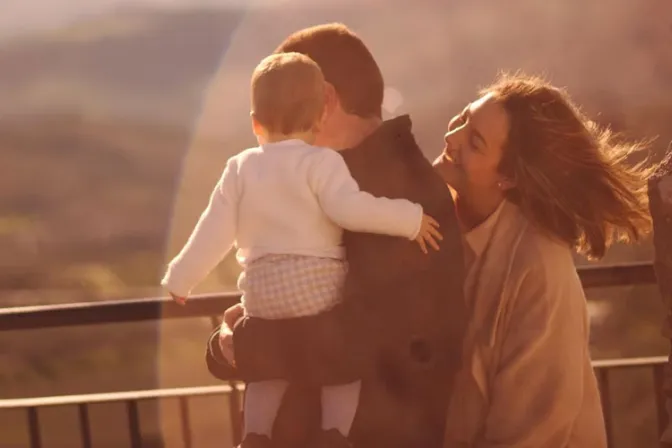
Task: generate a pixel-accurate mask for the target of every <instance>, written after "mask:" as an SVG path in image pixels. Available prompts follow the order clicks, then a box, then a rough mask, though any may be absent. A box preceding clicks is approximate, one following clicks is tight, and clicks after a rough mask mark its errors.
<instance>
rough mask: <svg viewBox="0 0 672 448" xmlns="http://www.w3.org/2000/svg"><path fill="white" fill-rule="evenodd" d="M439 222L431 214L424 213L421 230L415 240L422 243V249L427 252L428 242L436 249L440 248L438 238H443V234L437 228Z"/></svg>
mask: <svg viewBox="0 0 672 448" xmlns="http://www.w3.org/2000/svg"><path fill="white" fill-rule="evenodd" d="M438 227H439V223H438V222H436V220H435V219H434V218H432V217H431V216H429V215H422V222H421V223H420V231H419V232H418V236H416V237H415V241H417V242H418V244H419V245H420V249H421V250H422V251H423V252H424V253H427V244H429V245H430V246H432V247H433V248H434V249H435V250H439V244H438V243H437V242H436V241H437V240H439V241H441V240H443V235H441V233H440V232H439V231H438V230H437V228H438Z"/></svg>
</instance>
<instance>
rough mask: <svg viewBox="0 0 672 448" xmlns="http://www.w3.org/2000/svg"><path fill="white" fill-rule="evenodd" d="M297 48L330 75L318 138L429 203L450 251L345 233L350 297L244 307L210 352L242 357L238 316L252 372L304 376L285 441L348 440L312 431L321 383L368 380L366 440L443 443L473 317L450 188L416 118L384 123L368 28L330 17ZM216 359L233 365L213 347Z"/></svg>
mask: <svg viewBox="0 0 672 448" xmlns="http://www.w3.org/2000/svg"><path fill="white" fill-rule="evenodd" d="M290 51H293V52H298V53H302V54H305V55H307V56H309V57H310V58H312V59H313V60H314V61H315V62H316V63H317V64H318V65H319V66H320V68H321V69H322V72H323V74H324V78H325V81H326V104H327V105H326V119H325V122H324V126H323V128H322V129H321V131H320V133H319V135H318V136H317V141H316V142H315V144H316V145H321V146H327V147H331V148H334V149H338V150H343V151H342V152H341V154H342V156H343V158H344V159H345V161H346V164H347V165H348V168H349V169H350V171H351V173H352V175H353V177H354V178H355V179H356V180H357V182H358V183H359V186H360V188H361V189H362V190H364V191H368V192H370V193H372V194H373V195H376V196H386V197H392V198H396V197H403V198H407V199H410V200H412V201H415V202H419V203H420V204H422V205H423V208H424V209H425V211H426V213H428V214H429V215H431V216H434V217H435V218H436V219H437V221H438V222H439V224H440V228H439V230H440V232H441V233H442V234H443V241H442V242H441V249H440V250H439V251H438V252H437V251H430V253H429V254H428V255H425V254H423V253H422V252H420V251H418V250H417V248H416V247H414V246H413V245H412V244H411V243H409V242H406V241H403V240H401V239H394V238H391V237H386V236H379V235H372V234H364V233H348V232H346V235H345V237H344V244H345V248H346V254H347V260H348V263H349V271H348V274H347V277H346V281H345V286H344V303H343V304H342V305H339V306H337V307H336V308H334V309H333V310H331V311H328V312H326V313H323V314H321V315H319V316H310V317H301V318H296V319H293V320H289V321H288V320H283V321H262V320H258V319H253V318H243V319H240V317H241V316H242V310H241V309H240V307H238V306H236V307H233V308H231V309H229V310H228V311H227V313H226V315H225V324H224V325H223V326H222V330H221V332H220V338H219V339H220V341H219V342H220V347H219V348H217V347H216V348H215V350H211V353H210V355H213V352H217V351H218V350H220V349H221V352H219V353H214V355H215V356H221V354H222V353H224V354H225V356H226V355H228V357H229V359H230V358H231V357H232V352H230V347H231V343H232V339H233V338H232V336H231V326H232V325H233V323H234V322H236V321H239V322H238V323H237V324H236V331H235V339H236V341H235V342H236V344H235V345H236V360H235V362H236V366H237V368H238V369H239V371H240V373H241V374H243V377H244V378H245V379H270V378H274V377H275V378H277V377H283V378H286V379H289V380H290V381H291V382H292V383H293V387H292V388H290V389H289V391H288V392H287V394H286V396H285V404H284V405H283V408H282V409H281V411H280V413H279V414H278V417H277V419H276V423H275V428H274V437H273V439H274V444H275V446H288V447H289V446H293V447H314V446H316V445H318V446H324V447H332V446H333V447H337V446H344V444H343V443H342V442H340V441H332V442H329V441H326V440H325V439H324V438H321V439H319V440H320V441H319V442H316V439H314V438H313V436H314V435H315V434H316V431H318V429H319V418H316V416H319V412H320V408H319V400H317V399H316V396H315V395H314V394H315V390H314V389H311V386H315V385H319V384H329V383H334V384H335V383H338V382H343V381H350V380H353V379H361V380H362V392H361V398H360V404H359V408H358V411H357V415H356V417H355V422H354V426H353V428H352V432H351V443H352V444H353V445H354V446H355V447H361V448H369V447H392V448H393V447H399V448H401V447H420V446H421V447H427V448H431V447H440V446H441V444H442V440H443V430H444V424H445V412H446V408H447V405H448V401H449V399H450V396H451V387H452V383H453V380H454V377H455V374H456V373H457V371H458V370H459V368H460V366H461V358H462V344H463V338H464V333H465V331H466V325H467V321H468V312H467V309H466V305H465V303H464V300H463V296H462V284H463V276H464V275H463V258H462V257H463V256H462V246H461V244H462V243H461V237H460V232H459V227H458V224H457V219H456V217H455V212H454V208H453V202H452V198H451V196H450V193H449V190H448V189H447V188H446V186H445V184H444V183H443V182H442V181H441V179H440V178H439V177H438V175H436V174H435V173H434V171H433V169H432V166H431V164H430V163H429V161H428V160H427V159H426V158H425V157H424V156H423V154H422V153H421V151H420V149H419V148H418V146H417V144H416V142H415V139H414V137H413V134H412V132H411V122H410V119H409V117H408V116H402V117H397V118H395V119H393V120H389V121H385V122H383V120H382V102H383V91H384V84H383V78H382V75H381V73H380V69H379V67H378V65H377V64H376V62H375V60H374V59H373V56H372V55H371V53H370V52H369V50H368V49H367V48H366V46H365V45H364V43H363V42H362V41H361V39H360V38H359V37H358V36H357V35H355V34H354V33H353V32H352V31H350V30H349V29H348V28H347V27H345V26H344V25H342V24H326V25H319V26H315V27H311V28H307V29H304V30H301V31H298V32H296V33H294V34H292V35H291V36H289V37H288V38H287V39H286V40H285V41H284V42H283V43H282V44H281V45H280V46H279V47H278V48H277V49H276V52H290ZM306 340H308V341H310V342H311V344H310V345H308V347H307V348H306V347H305V346H306V345H307V344H305V341H306ZM298 342H302V343H301V344H299V343H298ZM299 346H301V347H302V349H301V350H299V349H296V347H299ZM209 367H210V368H211V372H213V374H214V375H215V376H218V377H223V376H225V375H226V374H227V373H226V371H227V368H226V366H219V365H218V364H217V363H216V362H213V358H212V356H211V357H210V359H209ZM222 369H223V370H222ZM229 370H230V369H229ZM222 371H223V372H224V373H222Z"/></svg>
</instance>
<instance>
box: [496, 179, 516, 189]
mask: <svg viewBox="0 0 672 448" xmlns="http://www.w3.org/2000/svg"><path fill="white" fill-rule="evenodd" d="M515 186H516V181H514V180H513V179H509V178H507V177H502V178H501V179H499V181H498V182H497V188H499V189H500V190H501V191H507V190H510V189H512V188H514V187H515Z"/></svg>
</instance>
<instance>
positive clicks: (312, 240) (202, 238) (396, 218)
mask: <svg viewBox="0 0 672 448" xmlns="http://www.w3.org/2000/svg"><path fill="white" fill-rule="evenodd" d="M422 214H423V210H422V207H421V206H420V205H419V204H415V203H413V202H410V201H408V200H405V199H388V198H376V197H374V196H372V195H371V194H369V193H366V192H363V191H361V190H360V189H359V186H358V185H357V182H356V181H355V180H354V179H353V178H352V176H351V175H350V171H349V170H348V167H347V166H346V164H345V161H344V160H343V158H342V157H341V155H340V154H339V153H338V152H336V151H334V150H331V149H328V148H322V147H316V146H311V145H309V144H307V143H305V142H303V141H301V140H285V141H281V142H275V143H269V144H264V145H261V146H259V147H256V148H250V149H246V150H245V151H243V152H241V153H239V154H237V155H236V156H234V157H232V158H230V159H229V160H228V162H227V164H226V167H225V168H224V172H223V174H222V176H221V178H220V180H219V182H218V183H217V185H216V186H215V189H214V191H213V192H212V194H211V196H210V202H209V204H208V206H207V208H206V209H205V211H204V212H203V213H202V214H201V217H200V219H199V221H198V223H197V224H196V227H195V228H194V230H193V232H192V234H191V236H190V237H189V240H188V241H187V243H186V245H185V246H184V248H183V249H182V250H181V251H180V253H179V254H178V255H177V256H176V257H175V258H174V259H173V260H172V261H171V262H170V263H169V265H168V269H167V272H166V274H165V276H164V278H163V280H162V282H161V284H162V285H163V286H164V287H165V288H166V289H168V290H169V291H170V292H172V293H173V294H176V295H179V296H184V297H186V296H187V295H188V294H189V292H190V291H191V289H192V288H194V287H195V286H196V285H197V284H198V283H200V282H201V281H202V280H203V279H204V278H205V277H206V276H207V275H208V273H209V272H210V271H211V270H212V269H214V267H215V266H216V265H217V264H218V263H219V262H220V261H221V260H222V258H224V256H225V255H226V253H227V252H228V251H229V250H230V249H231V247H232V246H233V245H234V244H235V246H236V247H237V249H238V250H237V253H236V258H237V260H238V262H239V263H240V264H241V265H242V266H243V267H244V266H245V265H246V263H249V262H250V261H252V260H254V259H256V258H258V257H261V256H263V255H266V254H296V255H306V256H315V257H327V258H338V259H340V258H343V256H344V251H343V248H342V245H341V240H342V236H343V229H348V230H351V231H355V232H370V233H379V234H386V235H391V236H400V237H406V238H408V239H411V240H412V239H414V238H415V237H416V236H417V234H418V232H419V230H420V225H421V220H422Z"/></svg>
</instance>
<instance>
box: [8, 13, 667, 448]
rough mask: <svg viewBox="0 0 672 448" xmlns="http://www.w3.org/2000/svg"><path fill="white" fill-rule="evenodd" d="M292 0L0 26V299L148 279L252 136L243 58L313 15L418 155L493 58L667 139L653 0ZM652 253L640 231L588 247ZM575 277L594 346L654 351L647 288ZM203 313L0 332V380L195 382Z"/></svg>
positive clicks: (631, 434) (222, 274) (624, 256)
mask: <svg viewBox="0 0 672 448" xmlns="http://www.w3.org/2000/svg"><path fill="white" fill-rule="evenodd" d="M304 3H305V2H304ZM304 3H302V1H301V0H292V1H285V2H283V3H282V5H283V6H282V7H281V8H280V7H277V8H275V9H270V8H257V9H254V10H243V9H241V8H238V9H234V8H229V9H222V8H218V9H216V8H209V9H206V8H193V9H188V8H183V9H176V10H164V9H155V8H146V7H145V8H131V7H129V8H124V9H117V10H113V11H110V12H109V13H108V14H103V15H100V16H96V17H94V18H91V19H87V20H83V21H80V22H77V23H74V24H73V25H71V26H67V27H64V28H59V29H55V30H51V31H44V32H39V33H33V34H27V35H22V36H17V37H13V38H12V39H5V40H4V41H3V40H0V98H2V101H0V166H1V167H2V173H3V176H2V177H0V246H1V247H2V249H3V250H2V251H0V306H18V305H27V304H46V303H55V302H70V301H87V300H103V299H109V298H130V297H138V296H149V295H158V294H161V291H160V289H159V288H158V287H157V284H158V281H159V278H160V276H161V274H162V269H163V265H164V263H165V262H166V261H167V260H168V259H169V257H170V256H172V255H173V254H174V253H175V251H176V250H178V249H179V247H180V246H181V245H182V244H183V243H184V240H185V238H186V236H187V235H188V232H189V231H191V228H192V227H193V225H194V223H195V221H196V219H197V217H198V214H199V213H200V212H201V210H202V208H203V207H204V205H205V203H206V201H207V196H208V194H209V191H210V189H211V188H212V186H213V185H214V183H215V182H216V180H217V177H218V176H219V173H220V171H221V169H222V167H223V164H224V162H225V160H226V159H227V158H228V157H229V156H231V155H232V154H235V153H236V152H238V151H240V150H242V149H243V148H245V147H246V146H249V145H251V144H253V138H252V134H251V132H250V130H249V118H248V114H247V108H248V99H247V95H248V87H247V86H248V82H249V81H248V77H249V74H250V73H251V71H252V69H253V67H254V65H255V64H256V63H257V62H258V60H259V59H260V58H261V57H263V56H264V55H266V54H267V53H268V52H270V51H271V50H272V49H273V48H274V47H275V46H276V45H277V44H278V43H279V42H280V41H281V40H282V39H283V37H284V36H286V35H287V34H289V33H290V32H292V31H294V30H295V29H298V28H301V27H304V26H308V25H311V24H314V23H320V22H325V21H343V22H345V23H347V24H348V25H349V26H351V27H352V28H353V29H355V30H356V31H358V32H359V33H360V35H361V36H362V37H363V38H364V39H365V41H366V42H367V44H368V45H369V46H370V48H371V50H372V51H373V53H374V55H375V56H376V58H377V59H378V61H379V63H380V65H381V68H382V69H383V73H384V74H385V78H386V83H387V84H388V87H389V89H390V91H389V93H390V98H391V97H392V96H393V95H395V96H396V97H398V98H399V99H400V105H395V104H392V103H393V102H392V101H390V102H389V103H388V108H387V111H386V113H387V116H392V115H396V114H400V113H410V114H411V116H412V118H413V122H414V127H415V131H416V135H417V138H418V141H419V142H420V143H421V146H422V147H423V149H424V150H425V154H426V155H427V156H428V157H430V158H431V157H434V156H435V155H437V154H438V152H439V150H440V148H441V147H442V142H441V139H442V135H443V132H444V129H445V126H446V123H447V121H448V119H449V118H450V116H452V115H453V114H455V113H457V112H458V111H459V110H461V108H462V107H463V106H464V104H465V103H466V102H467V101H470V100H472V99H473V98H474V96H475V95H476V92H477V90H478V88H479V87H482V86H484V85H487V83H488V82H489V81H491V80H492V79H493V78H494V76H495V74H496V73H497V71H498V70H501V69H508V70H515V69H525V70H527V71H530V72H543V73H546V74H547V75H548V76H549V77H550V78H551V79H552V80H553V81H554V82H555V83H557V84H558V85H562V86H567V88H568V89H569V91H570V93H572V95H573V96H574V98H575V99H576V100H577V101H578V102H579V103H580V104H582V105H583V106H584V108H585V110H586V111H587V112H588V113H589V114H590V115H591V116H593V117H594V118H595V119H596V120H597V121H600V122H602V123H605V124H611V125H613V126H614V127H615V128H616V129H617V130H620V131H623V132H624V133H625V134H626V135H628V136H631V137H637V138H639V137H652V136H658V140H657V141H656V142H655V143H654V145H653V147H652V151H653V152H652V157H653V158H654V159H655V158H657V157H659V156H660V154H661V151H662V149H663V148H664V147H665V146H666V143H667V142H668V141H670V140H672V127H670V123H671V122H672V50H671V49H672V46H671V45H670V43H671V39H672V3H670V2H669V1H666V0H649V1H646V2H633V1H631V0H612V1H611V2H609V7H608V8H605V7H604V3H602V2H599V1H597V0H590V1H579V0H564V1H561V0H552V1H547V2H537V1H534V0H515V1H509V2H506V3H504V2H497V3H495V2H491V1H486V0H474V1H472V2H468V3H454V2H442V1H438V0H420V1H415V2H413V6H412V7H410V6H408V3H407V2H403V1H401V0H389V1H387V2H382V1H372V2H367V3H366V4H364V3H362V4H360V5H359V6H358V8H357V9H355V8H353V7H352V3H349V4H348V3H343V4H342V6H338V2H336V1H335V0H334V1H333V2H332V1H330V2H329V7H328V8H327V6H326V5H327V3H325V4H324V5H325V6H324V7H323V8H315V7H310V8H309V7H306V6H305V4H304ZM381 5H382V6H381ZM365 12H366V13H367V14H365ZM395 106H396V107H395ZM651 257H652V251H651V247H650V245H649V244H643V245H641V246H636V247H616V248H614V249H613V250H611V251H610V253H609V254H608V257H607V258H606V260H605V261H604V262H605V263H613V262H623V261H635V260H649V259H651ZM577 262H579V263H583V262H584V261H583V260H577ZM236 272H237V267H236V266H235V265H234V264H233V263H232V261H231V260H227V262H226V263H224V264H223V265H222V266H221V267H220V268H219V269H218V270H217V272H215V273H214V274H213V275H212V276H211V277H210V278H209V279H208V281H207V282H206V283H205V284H204V285H203V286H202V287H201V288H200V291H209V290H222V289H232V288H233V287H234V285H235V283H234V281H233V280H234V278H235V275H236ZM589 296H590V299H591V306H592V307H593V310H595V315H594V320H593V327H594V330H593V338H592V341H593V347H592V348H593V353H594V355H595V356H596V357H598V358H603V357H618V356H644V355H655V354H660V353H664V351H665V350H666V345H665V342H664V341H663V340H662V339H661V338H660V337H659V331H658V328H659V323H660V319H661V316H662V305H661V304H660V300H659V297H658V294H657V291H656V290H655V288H634V287H629V288H619V289H608V290H598V291H590V293H589ZM207 331H208V323H207V322H205V321H200V320H199V321H194V322H180V323H170V324H169V323H155V324H147V325H144V324H143V325H135V324H134V325H117V326H108V327H104V328H82V329H76V330H65V329H64V330H49V331H46V332H39V333H38V334H37V335H34V334H30V335H27V334H25V333H20V332H19V333H1V332H0V365H2V366H3V367H2V369H0V398H5V397H20V396H37V395H49V394H62V393H86V392H98V391H109V390H125V389H135V388H146V387H156V386H181V385H192V384H203V383H205V382H210V381H211V380H210V379H209V378H208V377H207V375H206V374H205V372H204V371H203V368H202V360H201V354H202V342H203V338H204V336H205V334H206V333H207ZM26 336H28V337H26ZM36 336H37V337H36ZM648 384H649V376H647V375H644V374H643V375H642V376H636V375H635V376H634V377H628V378H624V379H623V381H622V382H620V383H618V386H617V387H618V390H619V391H620V392H619V394H618V395H617V397H615V400H616V402H617V404H618V406H619V407H620V408H621V409H625V410H626V411H627V415H626V413H623V415H619V414H617V415H616V417H617V418H620V419H621V420H619V422H620V424H619V425H617V427H618V430H619V431H622V432H623V435H622V440H623V442H622V444H621V445H619V446H622V447H630V446H632V447H641V446H651V444H650V443H649V442H651V440H650V439H647V438H645V436H643V435H642V434H645V433H646V432H647V431H649V430H650V428H651V425H652V423H653V415H654V413H653V408H652V403H651V402H650V395H647V394H649V393H650V390H649V389H647V388H648V387H649V386H647V385H648ZM1 435H2V431H0V436H1ZM643 437H644V438H643ZM3 443H5V442H4V441H3V439H2V438H1V437H0V446H6V445H5V444H3ZM110 443H112V442H110ZM7 446H11V445H7ZM53 446H57V444H56V442H54V445H53ZM58 446H61V445H58ZM62 446H69V445H68V444H67V443H66V442H63V445H62ZM110 446H117V445H110ZM199 446H200V445H199Z"/></svg>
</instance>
